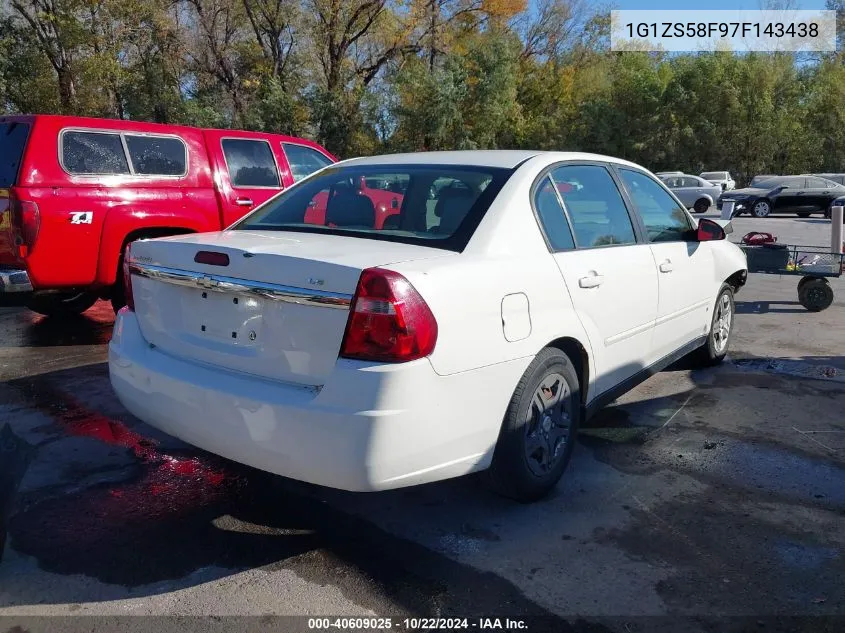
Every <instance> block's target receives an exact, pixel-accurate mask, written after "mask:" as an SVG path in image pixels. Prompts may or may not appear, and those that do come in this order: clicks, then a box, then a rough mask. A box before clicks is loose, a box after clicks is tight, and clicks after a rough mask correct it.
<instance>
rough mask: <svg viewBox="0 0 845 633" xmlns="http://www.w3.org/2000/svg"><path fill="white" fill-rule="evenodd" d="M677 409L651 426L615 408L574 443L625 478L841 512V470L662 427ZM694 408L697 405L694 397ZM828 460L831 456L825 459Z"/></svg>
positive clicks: (844, 480)
mask: <svg viewBox="0 0 845 633" xmlns="http://www.w3.org/2000/svg"><path fill="white" fill-rule="evenodd" d="M704 397H705V399H706V398H709V397H710V396H709V395H707V394H704ZM680 404H681V403H680V402H678V403H677V406H675V407H674V408H667V409H661V410H659V411H656V412H654V413H652V414H651V415H652V416H653V417H654V418H655V420H656V424H655V425H653V426H652V425H649V426H645V425H634V424H633V423H632V422H631V420H630V416H629V415H628V414H627V413H626V412H625V411H624V410H623V409H620V408H619V407H612V408H610V409H607V410H606V411H607V413H605V412H604V411H601V412H599V413H598V414H597V415H596V416H595V417H594V418H593V419H591V420H590V422H588V424H587V426H586V427H585V428H583V429H581V430H580V431H579V433H578V440H579V443H581V444H583V445H585V446H586V447H588V448H590V449H592V451H593V454H594V456H595V457H596V459H598V460H599V461H601V462H604V463H606V464H608V465H610V466H613V467H614V468H616V469H617V470H619V471H621V472H625V473H627V474H640V475H645V474H651V473H654V472H656V471H659V470H672V471H675V472H682V473H684V474H688V475H690V476H692V477H695V478H698V479H700V480H704V481H707V482H711V483H712V482H719V483H720V484H723V485H730V486H731V487H734V488H737V489H746V490H754V491H755V492H758V493H760V494H768V495H772V496H773V497H774V498H783V499H790V500H794V501H798V502H800V503H805V504H815V505H822V506H827V507H837V508H845V467H843V465H842V464H840V463H838V462H837V461H835V460H832V459H825V458H824V457H813V456H809V455H807V454H804V453H801V452H797V451H794V450H790V449H789V448H787V447H782V446H779V445H772V444H767V443H764V442H755V441H754V440H753V439H747V440H746V439H739V438H737V437H733V436H728V435H724V434H722V433H719V432H714V431H709V430H704V429H700V428H696V427H695V426H692V427H690V426H677V425H673V426H671V427H664V426H662V425H661V424H660V422H662V421H665V420H668V419H670V418H671V416H672V415H674V413H675V412H677V411H678V408H679V407H680ZM694 404H695V406H696V407H697V406H699V404H702V403H699V402H698V396H697V395H696V396H695V402H694ZM704 404H706V403H704ZM834 456H835V451H831V452H830V455H829V457H834Z"/></svg>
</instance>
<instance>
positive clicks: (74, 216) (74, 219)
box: [70, 211, 94, 224]
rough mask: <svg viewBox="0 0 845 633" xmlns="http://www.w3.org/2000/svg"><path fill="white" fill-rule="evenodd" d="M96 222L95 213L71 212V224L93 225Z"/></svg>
mask: <svg viewBox="0 0 845 633" xmlns="http://www.w3.org/2000/svg"><path fill="white" fill-rule="evenodd" d="M93 221H94V212H93V211H71V212H70V223H71V224H91V223H92V222H93Z"/></svg>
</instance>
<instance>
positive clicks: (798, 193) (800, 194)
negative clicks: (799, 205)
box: [795, 191, 805, 196]
mask: <svg viewBox="0 0 845 633" xmlns="http://www.w3.org/2000/svg"><path fill="white" fill-rule="evenodd" d="M804 193H805V192H804V191H796V192H795V195H796V196H803V195H804Z"/></svg>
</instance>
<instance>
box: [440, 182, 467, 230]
mask: <svg viewBox="0 0 845 633" xmlns="http://www.w3.org/2000/svg"><path fill="white" fill-rule="evenodd" d="M473 202H475V195H474V194H473V193H472V191H470V190H469V189H451V188H450V189H444V190H443V191H441V192H440V195H439V197H438V200H437V204H436V205H435V207H434V215H436V216H437V217H439V218H440V225H439V226H438V227H437V232H438V233H446V234H452V233H454V232H455V231H456V230H457V228H458V227H459V226H460V225H461V222H463V221H464V218H465V217H466V215H467V213H469V210H470V209H471V208H472V203H473Z"/></svg>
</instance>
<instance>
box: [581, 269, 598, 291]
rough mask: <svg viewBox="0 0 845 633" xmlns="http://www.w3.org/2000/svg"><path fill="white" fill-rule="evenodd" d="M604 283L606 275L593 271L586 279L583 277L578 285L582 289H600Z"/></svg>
mask: <svg viewBox="0 0 845 633" xmlns="http://www.w3.org/2000/svg"><path fill="white" fill-rule="evenodd" d="M603 283H604V275H599V274H598V273H596V271H594V270H591V271H590V274H589V275H587V276H586V277H581V279H579V280H578V285H579V286H581V287H582V288H598V287H599V286H601V285H602V284H603Z"/></svg>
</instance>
